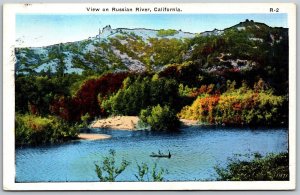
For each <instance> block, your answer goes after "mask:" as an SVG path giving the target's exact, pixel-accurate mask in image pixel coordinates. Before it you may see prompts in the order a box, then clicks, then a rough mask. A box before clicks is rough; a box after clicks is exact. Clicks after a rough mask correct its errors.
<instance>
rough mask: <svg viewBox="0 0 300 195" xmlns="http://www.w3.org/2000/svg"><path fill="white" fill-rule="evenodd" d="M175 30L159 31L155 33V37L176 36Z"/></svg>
mask: <svg viewBox="0 0 300 195" xmlns="http://www.w3.org/2000/svg"><path fill="white" fill-rule="evenodd" d="M177 33H178V32H177V30H174V29H167V30H165V29H160V30H159V31H157V36H159V37H166V36H173V35H175V34H177Z"/></svg>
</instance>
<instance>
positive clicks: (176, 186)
mask: <svg viewBox="0 0 300 195" xmlns="http://www.w3.org/2000/svg"><path fill="white" fill-rule="evenodd" d="M89 6H92V7H100V8H102V7H112V6H126V7H132V8H135V7H137V6H145V7H150V8H154V7H180V8H181V9H182V10H183V11H182V12H181V13H172V12H171V13H165V12H152V13H151V14H161V13H164V14H187V13H216V14H218V13H269V9H270V7H278V8H280V13H287V14H288V28H289V49H290V50H289V154H290V181H283V182H280V181H255V182H232V181H230V182H225V181H222V182H217V181H214V182H149V183H146V182H145V183H141V182H115V183H109V182H108V183H107V182H105V183H99V182H61V183H54V182H53V183H15V147H14V114H15V113H14V100H15V95H14V63H13V61H14V56H13V55H12V54H13V51H14V45H15V15H16V14H17V13H40V14H45V13H53V14H58V13H66V14H67V13H73V14H75V13H76V14H125V13H111V12H109V13H103V12H87V11H86V7H89ZM70 7H72V9H70ZM126 14H148V13H142V12H132V13H129V12H128V13H127V12H126ZM270 14H274V13H270ZM3 111H5V115H3V129H4V130H3V188H4V190H290V189H295V186H296V148H295V146H296V6H295V4H292V3H272V4H270V3H250V4H249V3H190V4H178V3H176V4H175V3H165V4H153V3H152V4H149V3H147V4H142V3H139V4H134V3H125V4H107V3H105V4H103V3H102V4H94V3H93V4H78V3H77V4H5V5H4V7H3Z"/></svg>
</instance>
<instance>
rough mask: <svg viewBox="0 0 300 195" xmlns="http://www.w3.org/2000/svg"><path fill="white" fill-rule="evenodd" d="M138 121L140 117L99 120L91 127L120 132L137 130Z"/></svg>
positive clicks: (117, 117) (116, 117)
mask: <svg viewBox="0 0 300 195" xmlns="http://www.w3.org/2000/svg"><path fill="white" fill-rule="evenodd" d="M138 121H139V117H137V116H115V117H109V118H106V119H99V120H97V121H95V122H94V123H93V124H91V127H92V128H107V129H118V130H136V125H137V123H138Z"/></svg>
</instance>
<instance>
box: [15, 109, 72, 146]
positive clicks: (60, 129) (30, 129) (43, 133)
mask: <svg viewBox="0 0 300 195" xmlns="http://www.w3.org/2000/svg"><path fill="white" fill-rule="evenodd" d="M77 134H78V128H77V125H70V124H68V123H67V122H65V121H63V120H62V119H59V118H57V117H54V116H48V117H40V116H34V115H20V114H16V120H15V136H16V138H15V140H16V145H17V146H22V145H34V146H36V145H41V144H50V143H58V142H63V141H65V140H69V139H72V138H75V137H76V136H77Z"/></svg>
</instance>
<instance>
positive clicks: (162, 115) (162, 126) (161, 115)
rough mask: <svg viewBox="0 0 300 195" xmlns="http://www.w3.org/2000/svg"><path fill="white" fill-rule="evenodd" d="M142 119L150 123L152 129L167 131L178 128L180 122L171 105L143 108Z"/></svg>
mask: <svg viewBox="0 0 300 195" xmlns="http://www.w3.org/2000/svg"><path fill="white" fill-rule="evenodd" d="M140 120H141V121H142V122H143V123H145V124H148V125H149V126H150V127H151V130H156V131H166V130H178V128H179V126H180V122H179V120H178V118H177V116H176V113H175V111H173V110H171V109H170V107H169V106H164V107H161V106H160V105H159V104H158V105H157V106H154V107H151V108H148V109H144V110H141V113H140Z"/></svg>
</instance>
